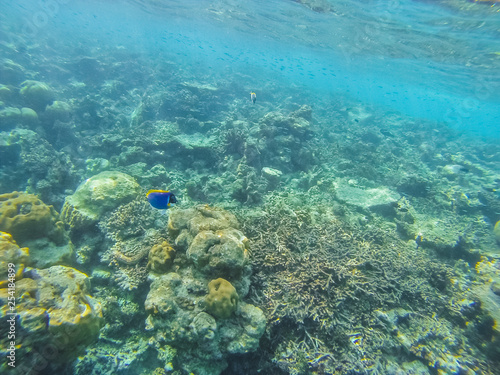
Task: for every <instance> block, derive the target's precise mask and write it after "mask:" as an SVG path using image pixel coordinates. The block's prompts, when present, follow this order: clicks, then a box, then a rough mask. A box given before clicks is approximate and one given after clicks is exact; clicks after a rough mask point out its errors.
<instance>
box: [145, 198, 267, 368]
mask: <svg viewBox="0 0 500 375" xmlns="http://www.w3.org/2000/svg"><path fill="white" fill-rule="evenodd" d="M238 226H239V225H238V221H237V220H236V217H235V216H234V215H232V214H230V213H229V212H227V211H225V210H222V209H219V208H214V207H209V206H197V207H195V208H188V209H184V210H180V209H175V210H172V211H171V212H170V217H169V223H168V229H169V232H170V233H171V235H172V236H174V237H175V238H176V241H175V246H176V250H177V252H176V258H175V261H174V267H173V269H174V272H169V273H167V274H162V275H158V274H155V273H151V274H150V280H151V281H152V282H151V285H150V291H149V293H148V296H147V298H146V302H145V308H146V311H147V312H148V314H149V316H148V318H147V319H146V329H147V330H148V331H151V332H152V333H153V334H154V339H155V341H156V342H157V345H158V346H159V347H164V346H168V347H172V348H174V349H176V353H177V354H176V356H175V358H174V359H173V361H172V365H173V368H175V369H177V368H178V369H181V368H182V369H183V370H184V371H189V372H194V373H197V372H201V373H205V374H208V375H212V374H213V375H216V374H220V373H221V371H222V370H223V369H224V368H225V367H226V366H227V359H228V358H229V355H230V354H243V353H250V352H253V351H255V350H257V348H258V344H259V340H260V337H261V336H262V334H263V333H264V330H265V326H266V319H265V317H264V314H263V312H262V311H261V310H260V309H259V308H258V307H255V306H253V305H250V304H248V303H246V302H244V301H243V298H244V297H245V295H246V294H247V291H248V287H249V274H250V268H249V265H248V251H247V247H248V241H247V240H246V237H244V236H243V234H242V233H241V232H239V231H238V230H237V229H235V228H237V227H238ZM162 246H163V244H162ZM235 254H236V255H235ZM150 256H151V252H150ZM230 265H232V267H234V268H235V269H236V272H235V270H234V269H233V268H232V267H230ZM212 267H213V269H212V270H211V268H212ZM212 274H218V276H216V277H218V279H215V280H211V278H212V277H211V276H210V275H212ZM222 277H224V278H222ZM225 278H227V279H228V280H230V281H228V280H226V279H225ZM210 280H211V281H210ZM207 285H208V294H207ZM233 285H234V286H233Z"/></svg>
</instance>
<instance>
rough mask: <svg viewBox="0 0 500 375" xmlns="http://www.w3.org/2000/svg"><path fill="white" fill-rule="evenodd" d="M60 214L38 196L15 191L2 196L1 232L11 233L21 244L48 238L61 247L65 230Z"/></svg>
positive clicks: (0, 202) (0, 210)
mask: <svg viewBox="0 0 500 375" xmlns="http://www.w3.org/2000/svg"><path fill="white" fill-rule="evenodd" d="M58 217H59V215H58V213H57V212H56V210H55V209H54V207H52V206H48V205H46V204H45V203H43V202H42V201H41V200H40V199H38V197H37V196H36V195H33V194H27V193H23V192H17V191H14V192H12V193H7V194H1V195H0V230H1V231H4V232H7V233H10V234H11V235H12V237H14V239H15V240H16V241H17V242H18V243H21V244H22V242H23V241H26V240H31V239H37V238H43V237H48V238H49V239H51V240H52V241H54V242H55V243H56V244H58V245H60V244H61V243H62V242H63V240H64V228H63V225H62V222H60V221H58Z"/></svg>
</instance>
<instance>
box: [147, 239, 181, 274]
mask: <svg viewBox="0 0 500 375" xmlns="http://www.w3.org/2000/svg"><path fill="white" fill-rule="evenodd" d="M174 258H175V250H174V248H173V247H172V246H170V244H169V243H168V241H163V242H162V243H161V244H156V245H153V247H152V248H151V250H150V251H149V255H148V267H149V268H150V269H151V271H153V272H157V273H164V272H166V271H168V270H169V269H170V267H171V266H172V263H173V261H174Z"/></svg>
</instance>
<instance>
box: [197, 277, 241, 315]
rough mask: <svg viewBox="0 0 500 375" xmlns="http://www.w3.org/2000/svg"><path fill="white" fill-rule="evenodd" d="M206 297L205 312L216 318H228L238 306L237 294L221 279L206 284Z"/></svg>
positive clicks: (227, 282) (228, 283)
mask: <svg viewBox="0 0 500 375" xmlns="http://www.w3.org/2000/svg"><path fill="white" fill-rule="evenodd" d="M208 291H209V292H208V295H207V296H206V298H205V303H206V305H207V310H208V312H209V313H210V314H212V315H213V316H215V317H217V318H229V317H230V316H231V314H232V313H233V312H234V311H235V310H236V307H237V306H238V299H239V297H238V293H236V289H234V286H232V285H231V283H230V282H229V281H227V280H224V279H223V278H220V277H219V278H218V279H216V280H212V281H210V282H209V283H208Z"/></svg>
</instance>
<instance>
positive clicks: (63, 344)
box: [0, 266, 102, 374]
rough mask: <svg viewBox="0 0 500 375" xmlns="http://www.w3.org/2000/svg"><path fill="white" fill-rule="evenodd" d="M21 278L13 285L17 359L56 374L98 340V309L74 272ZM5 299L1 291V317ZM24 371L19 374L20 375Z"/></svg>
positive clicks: (61, 269)
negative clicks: (15, 300) (17, 347)
mask: <svg viewBox="0 0 500 375" xmlns="http://www.w3.org/2000/svg"><path fill="white" fill-rule="evenodd" d="M24 276H25V277H24V278H23V279H21V280H19V281H17V282H16V293H17V294H18V296H19V297H18V298H17V306H16V312H17V314H18V315H17V316H18V318H17V324H16V327H17V330H16V341H18V342H19V343H21V347H20V348H19V349H17V351H16V356H17V359H18V361H19V363H20V364H25V366H27V365H28V364H35V363H38V364H41V363H45V366H46V367H49V368H50V369H51V370H52V371H53V372H54V371H55V372H57V370H58V369H60V366H63V365H64V364H65V363H68V362H70V361H72V360H74V359H75V358H76V357H78V355H79V354H80V353H81V352H82V351H83V350H84V349H85V347H86V346H87V345H88V344H90V343H91V342H93V341H94V340H95V339H96V338H97V335H98V332H99V329H100V327H101V324H102V313H101V306H100V304H99V303H98V302H96V301H95V300H94V299H93V298H92V297H91V296H90V295H89V291H90V285H89V280H88V277H87V275H85V274H83V273H81V272H79V271H77V270H75V269H74V268H71V267H65V266H53V267H50V268H48V269H43V270H38V269H33V270H31V271H30V272H27V273H25V275H24ZM7 297H8V293H7V289H0V302H1V304H2V307H1V310H0V315H1V316H2V318H5V317H6V313H7V312H8V305H7ZM6 329H7V325H3V326H2V327H1V328H0V333H1V334H2V335H3V336H4V337H7V333H6ZM1 351H2V352H3V353H5V351H6V347H5V346H2V347H1ZM22 367H23V366H20V368H19V371H20V372H18V373H19V374H21V373H23V372H22V371H23V369H22ZM16 369H17V368H16ZM24 370H26V368H24ZM24 373H27V372H24Z"/></svg>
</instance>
